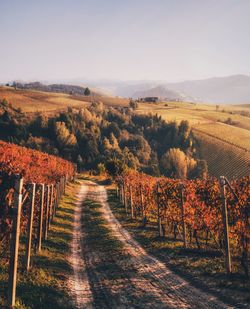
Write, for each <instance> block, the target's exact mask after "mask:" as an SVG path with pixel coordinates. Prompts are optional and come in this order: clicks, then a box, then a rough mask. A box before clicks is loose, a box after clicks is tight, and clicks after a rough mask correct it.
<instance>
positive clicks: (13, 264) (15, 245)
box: [7, 175, 67, 307]
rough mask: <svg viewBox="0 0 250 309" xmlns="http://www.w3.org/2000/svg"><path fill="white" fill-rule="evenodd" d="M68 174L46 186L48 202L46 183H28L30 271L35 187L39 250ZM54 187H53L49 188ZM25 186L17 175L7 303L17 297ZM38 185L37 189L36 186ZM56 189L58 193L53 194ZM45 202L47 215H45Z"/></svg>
mask: <svg viewBox="0 0 250 309" xmlns="http://www.w3.org/2000/svg"><path fill="white" fill-rule="evenodd" d="M66 183H67V178H66V177H63V178H61V179H60V181H59V182H58V183H57V184H56V186H55V191H54V185H53V184H52V185H47V186H46V189H47V190H46V203H45V185H44V184H38V185H36V184H35V183H31V184H29V185H28V190H30V209H29V214H28V226H27V242H26V252H25V266H26V270H27V271H28V270H29V268H30V257H31V245H32V232H33V221H34V208H35V198H36V191H37V192H38V190H39V191H40V194H41V196H40V201H39V203H40V207H39V214H38V227H37V235H36V238H37V239H36V246H35V251H36V252H38V253H39V252H40V251H41V247H42V238H44V239H47V236H48V229H49V226H50V223H51V220H52V219H53V218H54V215H55V213H56V208H57V207H58V205H59V201H60V199H61V196H62V194H63V193H65V189H66ZM50 187H51V189H50ZM22 189H23V178H22V177H21V176H20V175H15V185H14V202H13V207H12V230H11V238H10V259H9V271H8V272H9V278H8V298H7V305H8V306H9V307H13V306H15V300H16V283H17V268H18V251H19V239H20V221H21V213H22V202H23V201H22V198H23V195H22ZM36 189H37V190H36ZM54 193H55V195H54ZM44 206H45V207H46V208H45V218H44Z"/></svg>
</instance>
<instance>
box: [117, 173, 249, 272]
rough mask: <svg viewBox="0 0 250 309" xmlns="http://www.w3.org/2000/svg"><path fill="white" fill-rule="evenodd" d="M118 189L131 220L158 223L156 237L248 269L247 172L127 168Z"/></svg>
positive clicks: (245, 269)
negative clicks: (182, 175)
mask: <svg viewBox="0 0 250 309" xmlns="http://www.w3.org/2000/svg"><path fill="white" fill-rule="evenodd" d="M117 194H118V196H119V197H120V200H121V201H122V203H123V204H124V206H125V209H126V212H127V214H129V215H130V216H131V218H132V219H133V220H140V221H141V223H142V226H143V227H145V226H146V225H147V224H148V223H153V224H156V225H157V229H158V236H159V237H173V238H174V240H176V241H180V240H181V241H182V242H183V246H184V248H188V247H190V248H194V247H195V246H196V247H197V248H198V249H199V250H201V249H202V250H213V251H219V252H222V253H223V254H224V256H225V261H226V270H227V272H228V273H231V271H232V263H231V257H232V256H233V257H235V258H237V259H238V260H240V265H241V267H242V269H243V270H244V272H245V274H246V275H248V271H249V240H250V230H249V223H250V220H249V214H250V177H245V178H243V179H240V180H234V181H233V182H231V183H229V182H228V180H227V179H226V178H225V177H221V178H220V181H218V180H216V179H206V180H201V179H197V180H183V181H182V180H175V179H168V178H156V177H151V176H148V175H145V174H141V173H137V172H128V173H125V174H124V175H122V176H120V177H118V178H117Z"/></svg>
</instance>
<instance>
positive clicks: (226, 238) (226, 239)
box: [220, 176, 232, 274]
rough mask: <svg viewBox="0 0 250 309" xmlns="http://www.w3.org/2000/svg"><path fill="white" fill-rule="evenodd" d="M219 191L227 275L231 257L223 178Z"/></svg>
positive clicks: (230, 270)
mask: <svg viewBox="0 0 250 309" xmlns="http://www.w3.org/2000/svg"><path fill="white" fill-rule="evenodd" d="M220 189H221V202H222V220H223V227H224V246H225V248H224V250H225V262H226V271H227V274H231V272H232V265H231V255H230V243H229V228H228V215H227V200H226V179H225V177H224V176H220Z"/></svg>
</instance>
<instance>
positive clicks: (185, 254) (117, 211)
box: [108, 187, 250, 307]
mask: <svg viewBox="0 0 250 309" xmlns="http://www.w3.org/2000/svg"><path fill="white" fill-rule="evenodd" d="M108 196H109V205H110V207H111V209H112V211H113V213H114V215H115V216H116V218H117V219H118V220H119V221H120V223H121V224H122V226H123V227H124V228H125V229H127V230H128V231H129V232H130V233H131V234H132V236H133V237H134V238H135V239H136V240H137V241H138V242H139V243H140V244H141V245H142V246H143V247H144V249H146V251H147V252H149V253H150V254H152V255H154V256H156V257H158V258H159V259H160V260H161V261H163V262H164V263H166V264H167V265H168V267H169V268H171V269H172V270H173V271H175V272H176V273H178V274H180V275H181V276H183V277H185V278H186V279H187V280H188V281H189V282H191V283H192V284H193V285H195V286H197V287H199V288H202V289H203V290H205V291H207V290H210V291H211V292H212V293H215V294H218V295H219V296H220V297H221V298H222V299H223V300H224V301H227V302H230V303H233V304H235V303H241V304H243V307H245V305H246V306H247V304H248V303H249V301H250V297H249V295H250V293H249V292H250V281H249V279H246V278H245V277H244V276H243V274H242V273H240V272H236V273H235V274H233V275H232V276H231V277H230V278H229V277H228V276H226V275H225V269H224V259H223V257H222V256H220V255H218V256H217V255H213V254H212V253H211V252H204V251H198V250H197V249H186V250H185V249H183V244H182V241H173V239H171V238H159V237H158V236H157V229H156V226H155V225H152V224H148V225H147V226H146V228H142V227H141V223H140V222H138V221H136V220H131V219H130V217H129V216H127V215H126V212H125V209H124V206H123V205H122V204H121V203H120V202H119V200H118V198H117V197H116V193H115V190H113V189H112V187H109V188H108Z"/></svg>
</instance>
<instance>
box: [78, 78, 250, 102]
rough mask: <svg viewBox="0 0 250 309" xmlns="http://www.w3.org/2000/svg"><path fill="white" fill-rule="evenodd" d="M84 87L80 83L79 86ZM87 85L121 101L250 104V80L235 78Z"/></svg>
mask: <svg viewBox="0 0 250 309" xmlns="http://www.w3.org/2000/svg"><path fill="white" fill-rule="evenodd" d="M79 82H80V83H81V81H80V80H79V81H78V83H79ZM84 84H85V85H86V84H87V85H89V86H92V87H96V88H98V89H100V90H101V91H102V92H105V91H106V92H108V93H109V94H110V93H112V94H113V95H116V96H121V97H131V98H137V97H145V96H158V97H161V98H164V99H177V100H179V99H182V100H184V101H193V102H206V103H216V104H249V103H250V76H247V75H232V76H226V77H212V78H208V79H202V80H190V81H184V82H176V83H169V82H164V81H147V80H146V81H119V80H101V81H88V80H85V81H84Z"/></svg>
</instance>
